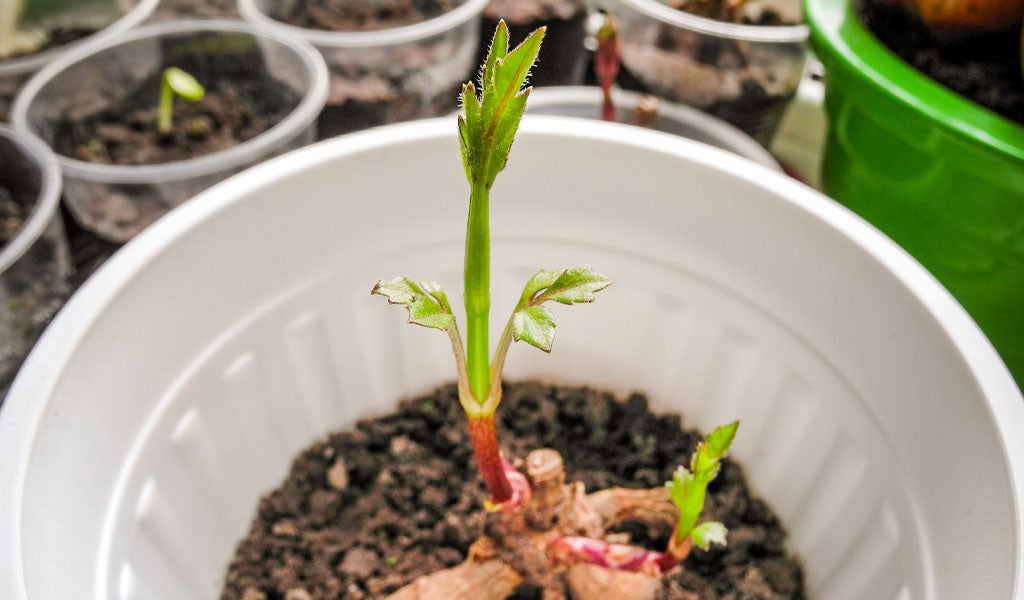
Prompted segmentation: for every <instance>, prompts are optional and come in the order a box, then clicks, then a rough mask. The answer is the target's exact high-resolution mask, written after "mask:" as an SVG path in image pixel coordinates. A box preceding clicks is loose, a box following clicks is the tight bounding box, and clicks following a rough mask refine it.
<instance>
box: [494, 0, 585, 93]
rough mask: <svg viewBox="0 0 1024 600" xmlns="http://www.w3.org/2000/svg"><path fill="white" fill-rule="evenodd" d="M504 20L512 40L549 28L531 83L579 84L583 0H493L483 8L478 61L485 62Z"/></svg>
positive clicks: (581, 63)
mask: <svg viewBox="0 0 1024 600" xmlns="http://www.w3.org/2000/svg"><path fill="white" fill-rule="evenodd" d="M501 19H504V20H505V23H506V24H507V25H508V27H509V35H510V36H511V39H512V41H513V43H518V41H519V40H523V39H526V36H528V35H530V33H532V32H533V31H534V30H535V29H537V28H538V27H542V26H543V27H547V33H546V34H545V35H544V43H543V44H541V47H540V56H539V58H538V59H537V65H536V66H534V68H533V70H532V71H531V72H530V84H531V85H535V86H543V85H576V84H579V83H580V81H581V79H582V76H583V67H584V62H583V61H584V59H585V57H586V48H585V47H584V45H583V40H584V38H585V37H586V29H585V27H586V20H587V7H586V3H585V2H584V1H583V0H491V1H490V2H489V3H488V4H487V6H486V7H484V20H483V24H482V25H481V26H480V46H479V50H478V51H477V60H476V62H475V64H477V65H482V64H483V63H484V60H485V59H486V58H487V51H488V50H489V49H490V46H491V39H492V38H493V37H494V30H495V28H497V26H498V21H499V20H501Z"/></svg>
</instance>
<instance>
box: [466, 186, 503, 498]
mask: <svg viewBox="0 0 1024 600" xmlns="http://www.w3.org/2000/svg"><path fill="white" fill-rule="evenodd" d="M471 187H472V189H471V192H470V196H469V220H468V222H467V224H466V262H465V270H464V271H463V277H464V283H465V296H464V297H465V303H466V371H467V374H468V376H469V389H470V391H471V392H472V393H473V397H474V398H475V399H476V401H477V402H478V403H480V404H483V403H484V402H485V401H486V400H487V392H488V389H489V388H490V386H491V372H490V365H489V364H488V363H489V357H488V353H489V350H490V349H489V348H488V343H487V327H488V316H489V312H490V308H491V294H490V290H491V233H490V224H489V216H488V213H489V210H488V209H489V207H488V202H489V197H490V190H489V189H487V187H486V186H485V185H484V184H483V183H478V182H474V183H472V184H471ZM475 439H476V438H475V437H474V440H475ZM495 448H497V442H496V441H495ZM481 468H483V466H482V465H481ZM488 485H489V484H488Z"/></svg>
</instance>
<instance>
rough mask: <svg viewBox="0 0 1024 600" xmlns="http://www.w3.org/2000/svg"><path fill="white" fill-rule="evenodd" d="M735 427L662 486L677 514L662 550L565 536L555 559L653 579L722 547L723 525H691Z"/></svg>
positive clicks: (719, 432) (716, 434)
mask: <svg viewBox="0 0 1024 600" xmlns="http://www.w3.org/2000/svg"><path fill="white" fill-rule="evenodd" d="M737 427H739V421H736V422H733V423H730V424H729V425H723V426H722V427H719V428H718V429H715V430H714V431H712V432H711V433H709V434H708V436H707V438H706V439H705V440H704V441H703V442H702V443H700V444H699V445H698V446H697V450H696V451H695V452H694V453H693V457H692V458H691V459H690V468H689V469H687V468H686V467H684V466H680V467H679V468H678V469H676V472H675V473H674V475H673V477H672V481H669V482H668V483H666V484H665V487H667V488H668V493H669V497H670V498H671V500H672V503H673V504H674V505H675V506H676V508H678V509H679V519H678V521H677V522H676V526H675V530H674V531H673V532H672V537H670V538H669V541H668V548H666V549H665V551H664V552H651V551H648V550H644V549H643V548H638V547H636V546H629V545H626V544H613V543H609V542H605V541H604V540H598V539H592V538H587V537H581V536H566V537H562V538H558V539H556V540H554V541H553V542H552V547H553V549H554V551H555V553H556V554H557V555H558V556H559V557H560V558H561V559H562V560H568V561H572V562H586V563H590V564H595V565H598V566H601V567H607V568H613V569H618V570H620V571H637V572H642V573H647V574H650V575H658V574H660V573H664V572H665V571H668V570H669V569H671V568H672V567H675V566H676V565H678V564H679V563H681V562H683V560H685V559H686V557H687V556H688V555H689V554H690V550H692V549H693V547H694V546H697V547H699V548H701V549H704V550H707V549H708V548H709V547H710V546H711V544H713V543H714V544H721V545H723V546H724V545H725V536H726V533H727V531H726V528H725V525H722V524H721V523H719V522H717V521H705V522H703V523H701V524H699V525H698V524H697V519H698V517H699V516H700V513H701V511H702V510H703V509H704V499H705V497H706V495H707V489H708V484H709V483H711V481H712V480H713V479H714V478H715V477H717V476H718V472H719V470H720V469H721V465H720V462H721V460H722V458H723V457H724V456H725V454H726V452H728V451H729V446H730V445H731V444H732V440H733V438H735V437H736V429H737Z"/></svg>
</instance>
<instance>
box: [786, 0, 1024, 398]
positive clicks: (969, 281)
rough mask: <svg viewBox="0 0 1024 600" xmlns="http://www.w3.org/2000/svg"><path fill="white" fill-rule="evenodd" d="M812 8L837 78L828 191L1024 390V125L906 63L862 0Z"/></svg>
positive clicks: (830, 78)
mask: <svg viewBox="0 0 1024 600" xmlns="http://www.w3.org/2000/svg"><path fill="white" fill-rule="evenodd" d="M804 10H805V13H806V18H807V22H808V24H809V25H810V27H811V46H812V48H813V49H814V51H815V52H816V53H817V54H818V57H819V58H820V59H821V61H822V62H823V63H824V64H825V69H826V72H827V78H826V88H825V89H826V91H825V109H826V112H827V113H828V117H829V130H828V139H827V142H826V147H825V156H824V164H823V168H822V169H823V172H822V178H823V182H824V186H825V188H826V191H827V192H828V194H829V195H830V196H832V197H833V198H835V199H836V200H838V201H839V202H841V203H843V204H845V205H846V206H848V207H849V208H851V209H852V210H854V211H855V212H857V213H859V214H860V215H861V216H863V217H864V218H866V219H867V220H868V221H870V222H871V223H873V224H874V225H875V226H876V227H878V228H879V229H881V230H882V231H884V232H885V233H886V234H887V235H889V237H891V238H892V239H893V240H895V241H896V242H897V243H899V244H900V245H901V246H903V247H904V248H905V249H906V250H907V251H908V252H910V253H911V254H912V255H914V257H915V258H917V259H918V260H919V261H920V262H921V263H922V264H923V265H924V266H925V267H927V268H928V269H929V270H930V271H931V272H932V273H933V274H934V275H935V276H936V277H937V278H938V279H939V280H940V281H941V282H942V283H943V284H944V285H945V286H946V288H948V289H949V291H950V292H952V293H953V295H954V296H956V298H957V299H958V300H959V301H960V303H961V304H963V305H964V307H965V308H966V309H967V310H968V312H970V313H971V315H972V316H973V317H974V319H975V321H977V323H978V325H980V326H981V328H982V329H983V330H984V331H985V333H986V334H987V335H988V337H989V339H990V340H991V341H992V343H993V345H994V346H995V347H996V349H997V350H998V351H999V353H1000V354H1001V355H1002V357H1003V360H1005V361H1006V364H1007V366H1009V368H1010V370H1011V371H1012V372H1013V374H1014V377H1015V378H1016V379H1017V384H1018V385H1019V386H1021V387H1022V388H1024V127H1021V126H1020V125H1018V124H1016V123H1013V122H1012V121H1009V120H1007V119H1005V118H1003V117H1000V116H999V115H997V114H995V113H993V112H991V111H989V110H987V109H984V108H982V107H980V106H978V105H977V104H975V103H973V102H971V101H969V100H967V99H965V98H963V97H961V96H959V95H957V94H956V93H954V92H952V91H950V90H948V89H946V88H944V87H942V86H940V85H939V84H937V83H935V82H934V81H932V80H931V79H929V78H927V77H926V76H924V75H922V74H921V73H919V72H918V71H916V70H915V69H914V68H912V67H911V66H909V65H907V64H906V63H905V62H903V61H902V60H901V59H899V58H898V57H897V56H896V55H895V54H893V53H892V52H890V51H889V50H888V49H887V48H885V47H884V46H883V45H882V44H881V43H879V42H878V41H877V40H876V39H875V38H874V37H873V36H872V35H871V33H869V32H868V31H867V30H866V29H865V28H864V27H863V25H861V23H860V21H859V20H858V19H857V16H856V14H855V13H854V8H853V6H851V0H804ZM865 293H870V290H865Z"/></svg>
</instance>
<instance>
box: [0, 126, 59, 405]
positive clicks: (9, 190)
mask: <svg viewBox="0 0 1024 600" xmlns="http://www.w3.org/2000/svg"><path fill="white" fill-rule="evenodd" d="M60 187H61V178H60V166H59V165H58V164H57V159H56V157H54V156H53V154H52V153H51V152H50V151H49V150H48V149H47V148H46V145H45V144H43V143H42V142H41V141H40V140H38V139H36V138H35V137H33V136H29V135H26V134H24V133H22V132H17V131H14V130H13V129H12V128H10V127H8V126H6V125H3V124H0V403H2V402H3V397H4V395H6V393H7V388H8V387H9V386H10V384H11V380H12V379H13V378H14V375H15V373H16V372H17V370H18V367H19V366H20V365H21V362H22V361H23V360H24V359H25V356H27V355H28V352H29V350H30V349H31V348H32V344H33V343H34V342H35V341H36V338H37V337H38V336H39V334H40V333H42V330H43V328H44V327H45V326H46V324H47V323H49V321H50V319H51V318H52V317H53V315H55V314H56V313H57V310H58V309H60V307H61V305H62V304H63V303H64V300H66V299H67V296H68V294H69V293H70V291H71V286H70V284H69V278H70V276H71V274H72V269H71V261H70V258H69V256H68V248H67V241H66V240H65V238H64V228H63V225H62V223H61V217H60V211H59V208H60Z"/></svg>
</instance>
